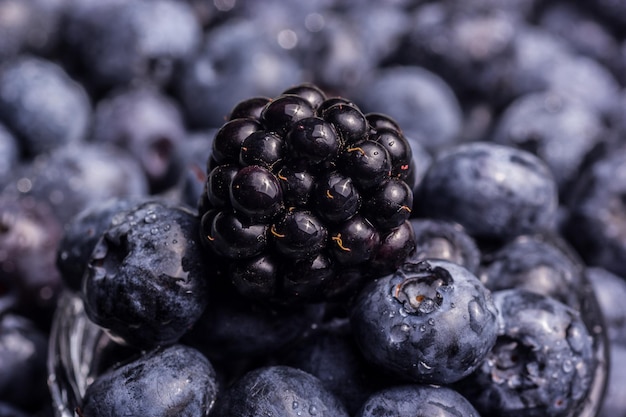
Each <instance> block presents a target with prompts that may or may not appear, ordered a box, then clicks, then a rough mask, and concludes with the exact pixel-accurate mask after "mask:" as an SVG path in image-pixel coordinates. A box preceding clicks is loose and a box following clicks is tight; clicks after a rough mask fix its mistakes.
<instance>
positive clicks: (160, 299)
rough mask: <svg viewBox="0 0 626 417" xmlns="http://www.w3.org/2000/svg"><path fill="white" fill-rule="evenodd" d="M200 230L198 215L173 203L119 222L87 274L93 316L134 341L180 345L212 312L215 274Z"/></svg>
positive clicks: (149, 205) (142, 209)
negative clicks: (209, 306) (210, 287)
mask: <svg viewBox="0 0 626 417" xmlns="http://www.w3.org/2000/svg"><path fill="white" fill-rule="evenodd" d="M198 230H199V220H198V218H197V216H195V215H194V214H193V213H192V212H191V211H189V210H187V209H186V208H184V207H181V206H176V205H169V204H168V203H167V202H165V201H156V200H155V201H149V202H144V203H140V204H138V205H137V206H136V207H134V209H131V210H128V211H126V212H123V213H122V214H121V215H120V216H119V217H118V218H115V219H113V221H112V225H111V226H110V227H109V228H107V230H106V231H105V233H104V234H103V236H102V237H101V238H100V239H99V240H98V243H97V244H96V246H95V248H94V250H93V252H92V254H91V258H90V260H89V263H88V266H87V271H86V272H85V276H84V277H83V287H82V294H83V299H84V301H85V312H86V313H87V317H89V319H91V320H92V321H93V322H94V323H96V324H98V325H99V326H101V327H103V328H105V329H107V330H108V332H109V333H110V334H111V335H112V336H113V337H114V338H115V339H116V340H120V341H121V342H124V343H126V344H129V345H131V346H135V347H139V348H150V347H155V346H159V345H169V344H173V343H175V342H176V341H177V340H178V339H179V338H180V337H181V336H182V335H183V334H184V333H185V332H186V331H187V330H188V329H189V328H190V327H191V326H192V325H193V324H194V323H195V321H196V320H197V319H198V318H199V317H200V315H201V314H202V312H203V311H204V309H205V307H206V304H207V284H206V281H207V280H208V279H210V278H211V277H212V274H213V273H214V272H213V271H211V269H210V267H209V264H208V262H206V257H205V256H204V255H203V250H202V247H201V243H200V241H199V236H198Z"/></svg>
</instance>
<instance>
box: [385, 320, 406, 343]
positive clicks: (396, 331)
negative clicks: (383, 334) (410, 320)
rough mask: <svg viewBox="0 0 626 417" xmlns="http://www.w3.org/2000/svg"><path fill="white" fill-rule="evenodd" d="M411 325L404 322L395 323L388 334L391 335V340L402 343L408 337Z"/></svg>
mask: <svg viewBox="0 0 626 417" xmlns="http://www.w3.org/2000/svg"><path fill="white" fill-rule="evenodd" d="M410 330H411V327H410V326H409V325H408V324H406V323H403V324H399V325H395V326H393V327H392V328H391V331H390V332H389V335H390V337H391V342H393V343H402V342H404V341H405V340H407V339H408V338H409V331H410Z"/></svg>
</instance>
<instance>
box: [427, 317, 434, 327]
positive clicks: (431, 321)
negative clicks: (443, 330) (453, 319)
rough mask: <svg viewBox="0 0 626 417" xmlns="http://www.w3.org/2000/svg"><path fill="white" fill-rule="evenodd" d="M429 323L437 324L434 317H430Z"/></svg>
mask: <svg viewBox="0 0 626 417" xmlns="http://www.w3.org/2000/svg"><path fill="white" fill-rule="evenodd" d="M428 324H430V325H431V326H434V325H435V319H433V318H432V317H431V318H429V319H428Z"/></svg>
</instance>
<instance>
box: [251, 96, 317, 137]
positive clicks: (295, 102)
mask: <svg viewBox="0 0 626 417" xmlns="http://www.w3.org/2000/svg"><path fill="white" fill-rule="evenodd" d="M314 115H315V111H314V110H313V107H311V104H309V102H308V101H307V100H306V99H304V98H302V97H299V96H296V95H293V94H285V95H282V96H279V97H278V98H276V99H274V100H272V101H270V102H269V103H267V105H266V106H265V108H264V109H263V112H262V113H261V119H262V121H263V124H264V125H265V127H266V128H267V129H269V130H273V131H276V132H280V133H284V132H287V131H289V130H290V129H291V127H292V126H293V125H294V123H296V122H297V121H298V120H301V119H304V118H306V117H311V116H314Z"/></svg>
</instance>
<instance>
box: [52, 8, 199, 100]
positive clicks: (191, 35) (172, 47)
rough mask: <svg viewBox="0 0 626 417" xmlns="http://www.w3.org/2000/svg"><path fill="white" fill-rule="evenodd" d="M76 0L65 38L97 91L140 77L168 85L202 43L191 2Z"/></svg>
mask: <svg viewBox="0 0 626 417" xmlns="http://www.w3.org/2000/svg"><path fill="white" fill-rule="evenodd" d="M77 3H78V4H77V5H73V6H71V7H70V10H69V13H68V22H67V27H66V29H65V32H64V36H65V42H66V43H67V44H68V46H69V48H70V49H71V51H72V52H73V54H72V55H73V59H74V60H77V61H78V67H79V70H80V71H81V72H82V73H84V74H85V76H86V80H85V82H86V83H89V85H90V87H91V89H93V90H94V92H95V93H96V94H103V93H106V92H107V91H108V90H110V89H111V88H114V87H118V86H127V85H130V84H131V83H132V82H133V81H136V80H142V81H149V82H152V83H156V84H157V85H165V84H167V83H169V82H170V81H171V80H172V77H173V74H174V67H175V65H177V64H179V63H181V62H182V61H183V60H185V59H187V58H190V57H191V56H192V54H193V53H195V52H196V51H197V48H198V47H199V45H200V42H201V35H202V30H201V28H200V23H199V21H198V19H197V18H196V16H195V14H194V12H193V9H192V8H191V6H190V5H189V4H188V3H187V2H177V1H171V0H158V1H145V0H141V1H136V2H132V3H127V2H120V1H113V2H107V3H106V4H100V3H97V2H96V3H94V2H77Z"/></svg>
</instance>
